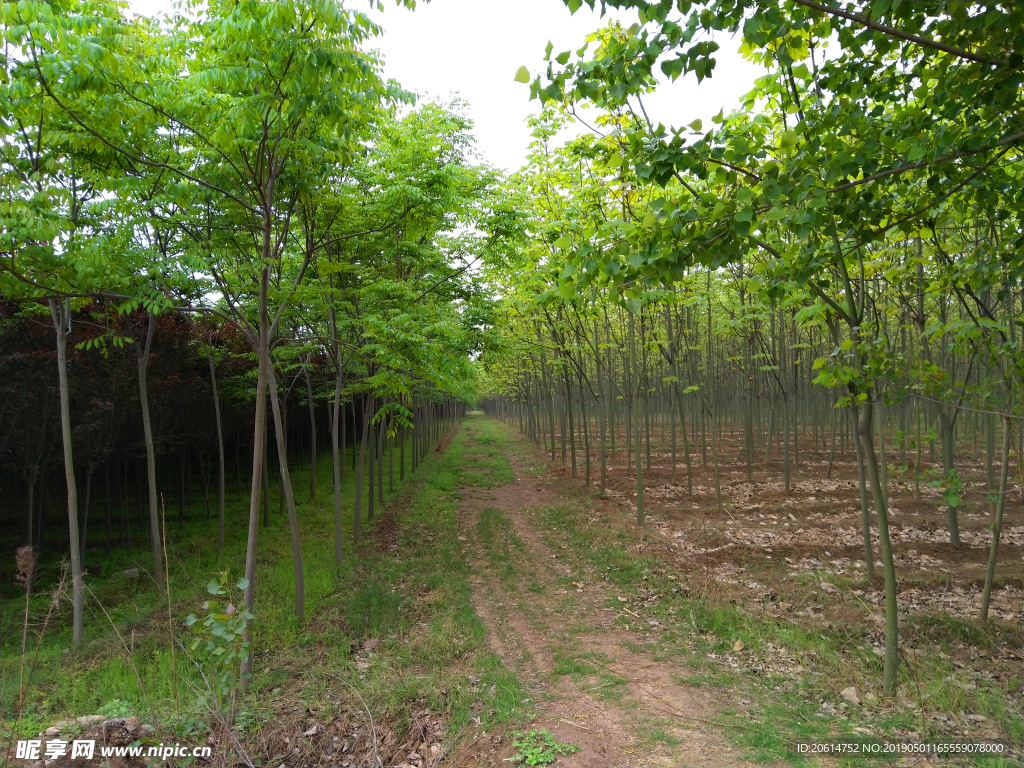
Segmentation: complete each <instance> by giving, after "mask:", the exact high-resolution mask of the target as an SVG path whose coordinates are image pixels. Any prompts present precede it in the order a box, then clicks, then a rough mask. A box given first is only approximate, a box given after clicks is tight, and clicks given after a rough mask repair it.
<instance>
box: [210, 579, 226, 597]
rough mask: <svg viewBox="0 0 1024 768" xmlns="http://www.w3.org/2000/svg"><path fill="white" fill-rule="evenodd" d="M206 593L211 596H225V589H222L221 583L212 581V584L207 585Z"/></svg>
mask: <svg viewBox="0 0 1024 768" xmlns="http://www.w3.org/2000/svg"><path fill="white" fill-rule="evenodd" d="M206 591H207V592H209V593H210V594H211V595H223V594H224V588H223V587H221V585H220V582H218V581H213V580H211V581H210V583H209V584H207V585H206Z"/></svg>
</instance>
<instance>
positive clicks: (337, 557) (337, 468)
mask: <svg viewBox="0 0 1024 768" xmlns="http://www.w3.org/2000/svg"><path fill="white" fill-rule="evenodd" d="M333 312H334V310H333V308H332V309H331V313H332V320H333ZM331 325H332V329H333V327H334V323H333V322H332V324H331ZM333 333H334V334H335V338H337V330H334V331H333ZM339 353H340V350H339V349H338V344H337V343H335V345H334V359H335V364H336V365H337V369H336V370H335V374H334V407H333V408H331V462H332V465H333V469H334V567H335V568H341V554H342V553H341V543H342V538H341V473H342V467H344V465H345V459H344V456H342V455H340V450H341V449H340V446H339V435H340V432H341V429H342V428H343V427H342V425H341V423H340V422H341V416H342V413H343V410H344V409H343V406H342V404H341V390H342V389H343V388H344V384H345V382H344V373H343V370H342V364H341V358H340V356H339Z"/></svg>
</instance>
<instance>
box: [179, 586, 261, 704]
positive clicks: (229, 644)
mask: <svg viewBox="0 0 1024 768" xmlns="http://www.w3.org/2000/svg"><path fill="white" fill-rule="evenodd" d="M215 575H216V576H217V578H216V579H211V580H210V583H209V584H207V585H206V591H207V592H209V593H210V594H211V595H214V596H216V597H220V596H222V595H224V596H226V597H227V600H226V601H225V604H224V605H223V606H221V603H219V602H218V601H216V600H210V601H208V602H206V603H204V604H203V609H204V610H205V611H206V612H207V613H206V617H205V618H202V619H200V618H199V617H197V616H196V615H195V614H190V615H189V616H188V617H187V618H186V619H185V623H186V624H187V625H188V626H189V627H191V628H192V631H193V632H194V633H195V634H196V636H197V637H196V639H195V640H194V641H193V642H192V644H191V645H190V646H189V649H190V650H191V651H192V653H193V654H194V658H195V660H196V661H197V662H198V663H199V665H200V666H201V667H202V668H203V671H204V673H205V677H206V680H207V684H208V689H207V691H206V693H205V695H200V696H199V700H198V701H197V702H196V704H197V706H198V707H199V708H203V709H205V708H207V707H209V708H210V709H212V710H213V711H215V712H223V711H225V709H227V707H225V704H227V703H228V702H229V701H230V702H233V701H234V699H235V692H236V691H237V689H238V687H239V685H240V683H241V682H242V677H241V675H240V674H239V670H240V667H241V665H242V663H243V662H245V661H246V660H247V659H248V658H249V645H250V643H249V642H248V641H247V640H246V639H245V630H246V625H247V624H248V622H249V620H250V619H252V614H251V613H249V612H248V611H247V610H246V609H245V608H244V607H243V608H241V609H238V608H236V607H235V606H234V605H233V604H232V603H231V602H230V598H231V592H232V591H236V592H237V593H241V592H242V591H243V590H245V588H246V587H247V586H249V582H248V581H247V580H246V579H239V580H238V581H237V582H235V584H234V586H231V585H230V584H229V583H228V571H227V570H224V571H222V572H221V573H217V574H215ZM237 601H238V603H239V604H242V605H243V606H244V602H243V599H242V595H241V594H238V595H237ZM244 674H248V673H244Z"/></svg>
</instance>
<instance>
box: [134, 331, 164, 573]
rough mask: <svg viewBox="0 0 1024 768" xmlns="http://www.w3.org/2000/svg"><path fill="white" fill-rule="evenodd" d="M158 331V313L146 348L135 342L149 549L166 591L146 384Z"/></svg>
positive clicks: (147, 338) (147, 332)
mask: <svg viewBox="0 0 1024 768" xmlns="http://www.w3.org/2000/svg"><path fill="white" fill-rule="evenodd" d="M155 332H156V314H155V313H154V312H153V311H150V313H149V327H148V328H147V329H146V341H145V343H144V345H143V346H141V347H140V346H139V345H138V344H137V343H136V352H137V363H138V373H139V402H140V404H141V407H142V431H143V433H144V435H145V438H146V480H147V483H148V485H149V547H150V549H151V550H152V555H153V579H154V580H155V581H156V586H157V589H158V590H160V591H163V588H164V568H163V554H162V552H161V548H160V499H159V496H158V495H157V488H156V448H155V447H154V445H153V426H152V424H151V422H150V420H149V387H148V384H147V381H146V368H147V367H148V365H149V351H150V349H151V348H152V346H153V334H154V333H155Z"/></svg>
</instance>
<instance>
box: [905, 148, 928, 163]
mask: <svg viewBox="0 0 1024 768" xmlns="http://www.w3.org/2000/svg"><path fill="white" fill-rule="evenodd" d="M926 151H927V150H926V149H925V147H924V145H923V144H915V145H914V146H912V147H911V148H910V152H909V153H908V154H907V162H908V163H912V162H914V161H915V160H920V159H921V158H922V157H924V155H925V152H926Z"/></svg>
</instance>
